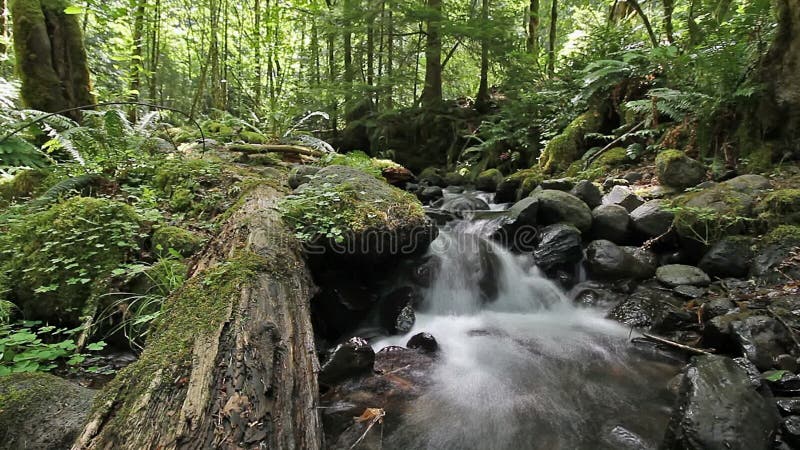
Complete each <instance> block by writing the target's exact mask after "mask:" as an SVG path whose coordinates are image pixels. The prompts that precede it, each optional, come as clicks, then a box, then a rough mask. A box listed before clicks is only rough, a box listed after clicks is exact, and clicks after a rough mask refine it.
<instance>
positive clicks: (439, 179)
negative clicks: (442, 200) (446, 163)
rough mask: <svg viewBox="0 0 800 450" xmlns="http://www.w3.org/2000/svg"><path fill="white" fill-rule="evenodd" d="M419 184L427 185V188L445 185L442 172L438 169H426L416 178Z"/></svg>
mask: <svg viewBox="0 0 800 450" xmlns="http://www.w3.org/2000/svg"><path fill="white" fill-rule="evenodd" d="M417 179H418V180H419V182H420V184H423V185H425V184H427V185H428V186H439V187H446V186H447V183H446V182H445V180H444V172H443V171H442V169H439V168H438V167H426V168H425V169H424V170H423V171H422V172H420V173H419V176H418V177H417Z"/></svg>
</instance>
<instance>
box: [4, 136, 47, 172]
mask: <svg viewBox="0 0 800 450" xmlns="http://www.w3.org/2000/svg"><path fill="white" fill-rule="evenodd" d="M47 164H48V158H47V156H45V155H44V154H43V153H42V152H41V151H40V150H39V149H38V148H36V146H35V145H33V144H31V143H30V142H28V141H26V140H24V139H22V138H20V137H18V136H11V137H10V138H8V139H6V140H5V142H3V143H0V166H4V167H23V166H25V167H32V168H39V167H45V166H47Z"/></svg>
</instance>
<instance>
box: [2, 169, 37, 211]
mask: <svg viewBox="0 0 800 450" xmlns="http://www.w3.org/2000/svg"><path fill="white" fill-rule="evenodd" d="M47 175H48V172H47V171H45V170H41V169H30V170H23V171H21V172H19V173H17V174H16V175H15V176H14V177H13V178H11V180H9V181H5V182H0V206H4V205H8V204H9V203H12V202H14V201H18V200H23V199H28V198H30V197H32V196H33V194H34V193H36V192H37V191H39V190H40V189H41V186H42V182H43V181H44V180H45V178H47Z"/></svg>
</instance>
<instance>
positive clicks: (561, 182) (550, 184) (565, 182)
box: [540, 178, 575, 192]
mask: <svg viewBox="0 0 800 450" xmlns="http://www.w3.org/2000/svg"><path fill="white" fill-rule="evenodd" d="M540 186H542V189H553V190H556V191H566V192H569V191H570V189H572V188H573V187H574V186H575V183H574V182H573V181H572V180H570V179H569V178H558V179H555V180H544V181H542V184H541V185H540Z"/></svg>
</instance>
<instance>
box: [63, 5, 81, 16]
mask: <svg viewBox="0 0 800 450" xmlns="http://www.w3.org/2000/svg"><path fill="white" fill-rule="evenodd" d="M85 11H86V8H84V7H83V6H67V7H66V8H65V9H64V14H69V15H75V14H83V13H84V12H85Z"/></svg>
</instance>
